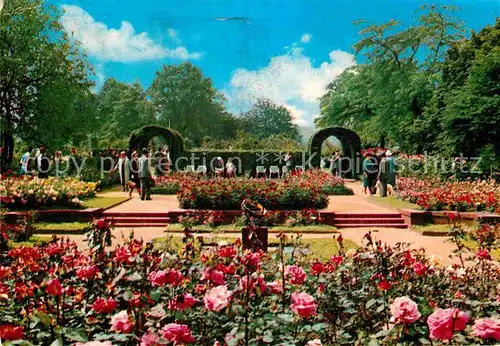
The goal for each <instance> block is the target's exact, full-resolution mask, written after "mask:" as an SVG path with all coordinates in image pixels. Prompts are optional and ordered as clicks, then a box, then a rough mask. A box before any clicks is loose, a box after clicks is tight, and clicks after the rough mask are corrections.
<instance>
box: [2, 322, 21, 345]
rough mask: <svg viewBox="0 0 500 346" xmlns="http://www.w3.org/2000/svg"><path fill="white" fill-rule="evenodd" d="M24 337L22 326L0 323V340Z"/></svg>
mask: <svg viewBox="0 0 500 346" xmlns="http://www.w3.org/2000/svg"><path fill="white" fill-rule="evenodd" d="M23 338H24V328H23V327H20V326H15V325H13V324H2V325H0V340H2V341H9V340H21V339H23Z"/></svg>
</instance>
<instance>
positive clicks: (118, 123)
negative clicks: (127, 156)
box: [97, 78, 156, 145]
mask: <svg viewBox="0 0 500 346" xmlns="http://www.w3.org/2000/svg"><path fill="white" fill-rule="evenodd" d="M97 108H98V112H99V116H100V118H101V119H100V121H101V136H100V137H101V138H105V139H106V140H107V141H108V142H109V143H108V145H110V143H113V142H116V140H120V139H121V140H123V139H126V138H128V137H129V136H130V133H131V132H132V131H134V130H137V129H138V128H141V127H143V126H146V125H152V124H154V123H155V121H156V120H155V115H154V108H153V105H152V103H151V101H149V100H148V99H147V95H146V92H145V91H144V90H143V89H142V87H141V85H140V84H139V83H133V84H126V83H122V82H118V81H117V80H115V79H113V78H111V79H108V80H106V82H105V83H104V86H103V87H102V89H101V91H100V92H99V94H98V96H97ZM103 144H104V142H102V141H101V145H103Z"/></svg>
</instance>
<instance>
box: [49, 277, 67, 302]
mask: <svg viewBox="0 0 500 346" xmlns="http://www.w3.org/2000/svg"><path fill="white" fill-rule="evenodd" d="M62 291H63V289H62V286H61V282H59V279H57V278H56V279H52V280H49V282H48V284H47V287H46V288H45V293H47V294H49V295H51V296H53V297H59V296H61V295H62Z"/></svg>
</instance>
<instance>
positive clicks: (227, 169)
mask: <svg viewBox="0 0 500 346" xmlns="http://www.w3.org/2000/svg"><path fill="white" fill-rule="evenodd" d="M214 174H215V176H216V177H225V178H234V177H235V176H236V166H235V165H234V163H232V162H231V160H228V161H227V163H226V164H224V159H223V158H222V157H220V156H218V157H217V158H216V159H215V163H214Z"/></svg>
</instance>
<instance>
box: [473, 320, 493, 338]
mask: <svg viewBox="0 0 500 346" xmlns="http://www.w3.org/2000/svg"><path fill="white" fill-rule="evenodd" d="M472 329H473V332H472V335H474V336H477V337H478V338H481V339H492V340H496V341H500V319H498V318H480V319H478V320H476V321H475V322H474V326H473V327H472Z"/></svg>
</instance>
